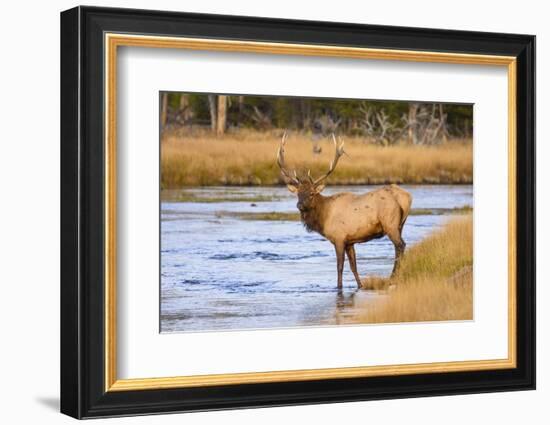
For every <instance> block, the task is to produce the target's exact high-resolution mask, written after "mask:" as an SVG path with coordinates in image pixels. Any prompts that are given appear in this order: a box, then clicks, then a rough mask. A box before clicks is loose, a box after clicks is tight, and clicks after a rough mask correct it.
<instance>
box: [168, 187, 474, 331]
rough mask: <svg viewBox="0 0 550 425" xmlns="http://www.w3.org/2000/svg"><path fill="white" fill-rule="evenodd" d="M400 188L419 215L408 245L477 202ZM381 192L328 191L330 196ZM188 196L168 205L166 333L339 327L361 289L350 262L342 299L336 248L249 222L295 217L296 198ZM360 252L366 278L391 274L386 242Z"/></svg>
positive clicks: (212, 191)
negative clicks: (266, 216) (339, 314)
mask: <svg viewBox="0 0 550 425" xmlns="http://www.w3.org/2000/svg"><path fill="white" fill-rule="evenodd" d="M402 187H403V188H404V189H406V190H408V191H409V192H410V193H411V194H412V195H413V205H412V208H413V209H414V210H417V213H418V212H420V213H421V214H418V215H411V216H409V218H408V219H407V222H406V224H405V227H404V229H403V239H404V240H405V241H406V243H407V245H408V246H409V247H410V246H411V245H413V244H415V243H417V242H418V241H420V240H422V239H423V238H424V237H425V236H427V235H428V234H429V233H431V232H432V231H434V230H435V229H437V228H438V227H440V226H441V225H442V224H444V223H445V221H446V220H447V219H448V213H449V211H448V210H449V209H452V208H460V207H463V206H472V203H473V193H472V186H441V185H438V186H426V185H423V186H402ZM376 188H377V187H376V186H353V187H341V186H340V187H333V188H330V187H329V188H327V189H325V191H324V192H323V193H324V194H331V193H335V192H339V191H349V192H354V193H365V192H367V191H370V190H373V189H376ZM184 194H185V197H183V198H182V199H184V201H183V202H181V201H180V202H178V201H170V202H168V201H163V202H162V203H161V306H160V309H161V332H190V331H192V332H197V331H212V330H242V329H264V328H281V327H293V326H319V325H331V324H335V322H334V320H335V312H336V310H337V309H345V308H346V305H347V303H346V299H349V298H350V297H353V296H355V294H356V292H357V291H356V283H355V280H354V278H353V275H352V273H351V271H350V270H349V266H348V264H347V260H346V264H345V268H344V293H343V295H342V294H338V291H337V289H336V258H335V253H334V248H333V246H332V244H331V243H330V242H328V241H326V240H325V239H323V238H322V237H321V236H320V235H318V234H316V233H308V232H306V230H305V229H304V227H303V226H302V224H301V223H300V222H299V221H291V220H256V219H251V218H254V216H255V215H256V214H261V213H271V212H278V213H296V212H297V209H296V199H295V195H293V194H291V193H289V192H288V191H287V190H286V188H280V187H244V188H235V187H231V188H227V187H208V188H193V189H186V190H185V192H184ZM197 201H199V202H197ZM203 201H207V202H203ZM420 210H422V211H420ZM261 218H263V217H261ZM355 248H356V252H357V267H358V270H359V274H360V275H361V276H362V277H366V276H388V275H389V274H390V273H391V269H392V267H393V258H394V248H393V245H392V243H391V242H390V241H389V239H388V238H387V237H384V238H382V239H378V240H373V241H370V242H368V243H365V244H357V245H356V246H355ZM360 292H361V296H362V297H380V296H383V295H380V294H379V293H377V292H375V291H364V290H362V291H360Z"/></svg>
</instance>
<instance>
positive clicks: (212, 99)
mask: <svg viewBox="0 0 550 425" xmlns="http://www.w3.org/2000/svg"><path fill="white" fill-rule="evenodd" d="M208 110H209V112H210V128H212V131H216V129H217V128H218V124H217V123H218V105H217V96H216V95H215V94H209V95H208Z"/></svg>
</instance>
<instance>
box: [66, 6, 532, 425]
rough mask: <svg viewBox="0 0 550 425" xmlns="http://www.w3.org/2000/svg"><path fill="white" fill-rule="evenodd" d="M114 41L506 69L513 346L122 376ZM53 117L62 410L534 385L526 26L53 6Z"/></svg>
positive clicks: (88, 414) (105, 411)
mask: <svg viewBox="0 0 550 425" xmlns="http://www.w3.org/2000/svg"><path fill="white" fill-rule="evenodd" d="M122 46H126V47H127V46H138V47H147V48H152V49H189V50H198V51H218V52H219V51H222V52H229V53H231V52H239V53H258V54H270V55H287V56H290V57H292V56H296V57H301V56H304V57H330V58H336V59H338V58H348V59H349V58H355V59H358V60H382V61H398V63H400V64H401V63H403V66H406V64H407V63H418V62H419V63H425V64H441V63H444V64H471V65H473V64H478V65H489V66H492V65H494V66H500V67H505V68H506V70H507V76H508V77H507V78H508V79H507V81H508V88H507V89H508V92H507V94H508V105H507V108H508V109H507V110H508V127H507V130H508V155H509V157H508V167H509V168H508V181H507V182H495V185H499V184H500V185H506V184H507V185H508V189H507V193H508V210H507V211H506V214H507V216H508V229H509V234H508V268H507V270H508V272H509V278H508V282H507V288H508V322H507V324H506V326H507V338H508V356H507V357H506V358H504V359H495V360H464V361H461V360H459V361H446V362H440V363H415V362H411V363H409V364H397V365H380V366H368V367H341V368H320V369H319V368H314V369H296V370H294V369H293V370H286V371H285V370H282V371H281V370H277V371H275V370H265V371H259V372H251V373H250V372H249V373H221V374H206V375H196V376H195V375H190V376H170V377H158V376H148V377H143V378H138V379H120V378H119V377H118V375H117V365H118V364H119V362H120V359H117V338H118V337H119V336H117V331H118V329H117V305H118V304H117V302H118V301H120V300H119V299H118V297H119V294H118V293H117V286H116V280H117V270H116V268H117V230H116V229H117V228H116V225H117V220H120V217H118V216H117V190H118V191H120V188H118V189H117V183H116V177H117V161H118V160H119V159H120V158H117V149H116V140H117V119H118V118H117V117H119V116H120V112H121V111H120V110H118V106H119V105H118V104H117V98H116V90H117V85H118V84H120V82H119V81H118V80H117V75H118V74H117V52H118V49H119V48H120V47H122ZM61 117H62V118H61V120H62V121H61V258H62V262H61V412H62V413H65V414H67V415H70V416H73V417H75V418H92V417H107V416H122V415H138V414H154V413H166V412H189V411H202V410H217V409H233V408H245V407H261V406H280V405H298V404H316V403H329V402H344V401H359V400H376V399H387V398H402V397H418V396H434V395H452V394H466V393H482V392H491V391H512V390H528V389H534V388H535V131H534V129H535V37H534V36H530V35H519V34H497V33H480V32H467V31H451V30H436V29H420V28H403V27H391V26H370V25H357V24H344V23H332V22H313V21H295V20H283V19H266V18H253V17H238V16H219V15H202V14H189V13H179V12H162V11H146V10H132V9H110V8H96V7H82V6H81V7H76V8H74V9H70V10H67V11H65V12H62V13H61ZM502 214H504V213H502ZM119 254H120V253H119ZM151 284H158V282H154V283H151Z"/></svg>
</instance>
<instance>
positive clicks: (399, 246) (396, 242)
mask: <svg viewBox="0 0 550 425" xmlns="http://www.w3.org/2000/svg"><path fill="white" fill-rule="evenodd" d="M387 235H388V237H389V238H390V240H391V241H392V243H393V246H394V247H395V261H394V263H393V270H392V272H391V277H394V276H395V273H396V272H397V270H398V269H399V264H400V262H401V257H402V256H403V253H404V252H405V247H406V246H407V244H406V243H405V241H404V240H403V238H402V237H401V232H400V231H398V230H396V231H394V232H389V233H388V234H387Z"/></svg>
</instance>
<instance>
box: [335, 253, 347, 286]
mask: <svg viewBox="0 0 550 425" xmlns="http://www.w3.org/2000/svg"><path fill="white" fill-rule="evenodd" d="M334 248H335V249H336V265H337V266H336V267H337V270H338V289H342V273H343V272H344V255H345V253H344V249H345V248H344V245H343V244H334Z"/></svg>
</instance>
